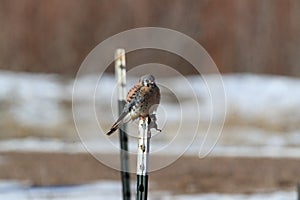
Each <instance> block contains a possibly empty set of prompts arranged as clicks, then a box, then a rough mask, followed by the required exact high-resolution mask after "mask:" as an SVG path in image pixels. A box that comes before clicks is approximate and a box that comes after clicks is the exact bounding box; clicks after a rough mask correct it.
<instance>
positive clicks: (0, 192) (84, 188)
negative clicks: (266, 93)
mask: <svg viewBox="0 0 300 200" xmlns="http://www.w3.org/2000/svg"><path fill="white" fill-rule="evenodd" d="M133 189H134V186H133V185H132V194H133V195H134V192H133ZM121 195H122V194H121V184H120V183H119V182H117V181H99V182H94V183H90V184H84V185H75V186H55V187H30V186H29V185H27V184H26V183H21V182H17V181H0V199H5V200H16V199H17V200H34V199H39V200H50V199H51V200H67V199H70V200H71V199H72V200H81V199H82V200H94V199H95V200H102V199H103V200H106V199H121ZM149 199H156V200H170V199H174V200H194V199H205V200H219V199H222V200H223V199H224V200H227V199H228V200H229V199H230V200H252V199H253V200H290V199H296V193H295V192H291V191H290V192H288V191H277V192H272V193H257V194H247V195H246V194H218V193H209V194H195V195H173V194H171V193H170V192H167V191H165V192H164V191H153V192H150V193H149Z"/></svg>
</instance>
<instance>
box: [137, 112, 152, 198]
mask: <svg viewBox="0 0 300 200" xmlns="http://www.w3.org/2000/svg"><path fill="white" fill-rule="evenodd" d="M148 120H149V119H148V117H146V118H144V119H142V118H141V119H140V121H139V136H138V153H137V154H138V155H137V156H138V157H137V198H136V199H137V200H146V199H147V195H148V162H149V148H150V139H151V132H150V127H149V124H148Z"/></svg>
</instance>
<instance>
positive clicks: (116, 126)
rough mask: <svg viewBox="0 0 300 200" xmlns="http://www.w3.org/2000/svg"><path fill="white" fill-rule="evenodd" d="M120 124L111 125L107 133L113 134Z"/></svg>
mask: <svg viewBox="0 0 300 200" xmlns="http://www.w3.org/2000/svg"><path fill="white" fill-rule="evenodd" d="M119 127H120V124H116V125H114V126H112V127H111V129H110V130H109V131H108V132H107V133H106V135H111V134H113V133H114V132H115V131H116V130H117V129H119Z"/></svg>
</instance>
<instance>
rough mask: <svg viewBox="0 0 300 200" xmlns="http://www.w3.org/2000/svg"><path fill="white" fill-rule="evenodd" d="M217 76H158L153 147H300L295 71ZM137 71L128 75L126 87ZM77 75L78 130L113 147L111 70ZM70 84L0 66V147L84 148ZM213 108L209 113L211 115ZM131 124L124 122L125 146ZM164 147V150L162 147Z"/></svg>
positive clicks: (248, 152)
mask: <svg viewBox="0 0 300 200" xmlns="http://www.w3.org/2000/svg"><path fill="white" fill-rule="evenodd" d="M222 78H223V82H224V85H220V82H219V76H217V75H207V76H205V77H204V78H201V77H196V76H189V77H187V78H186V79H183V78H182V77H173V78H165V77H164V78H163V77H157V82H158V84H159V86H160V87H161V90H162V102H161V106H160V107H159V109H158V125H159V127H160V128H162V129H163V132H162V133H161V134H157V135H155V134H154V136H153V138H152V150H153V151H154V152H161V153H163V154H165V153H170V152H173V153H174V152H175V153H177V152H178V151H180V152H183V151H185V150H187V151H186V153H188V154H198V153H199V151H200V148H201V150H202V151H206V152H208V151H209V150H210V149H211V148H212V147H213V145H214V144H215V142H216V141H217V139H218V143H217V145H216V146H215V147H214V148H213V151H212V152H211V155H228V156H279V157H280V156H283V157H286V156H287V157H297V156H298V155H300V154H299V153H300V131H299V130H300V109H299V107H300V90H299V88H300V79H297V78H289V77H282V76H266V75H254V74H229V75H224V76H223V77H222ZM137 79H138V78H137V77H128V82H127V83H128V87H130V86H132V85H133V84H134V83H135V82H136V81H137ZM76 81H77V86H78V87H76V88H75V90H76V92H75V93H74V99H75V100H76V104H74V105H73V107H74V110H76V112H77V121H76V125H77V129H78V130H79V136H80V138H81V139H82V140H83V141H84V144H85V146H89V147H90V148H92V149H93V150H95V151H102V152H113V151H116V152H117V151H118V149H117V148H115V147H117V146H118V138H117V137H116V136H113V137H110V138H109V139H108V138H107V137H106V136H105V135H104V134H103V133H104V132H105V131H107V130H108V128H109V126H110V125H111V124H112V123H113V121H114V119H115V118H116V117H117V114H116V113H117V111H116V110H117V106H116V101H117V100H116V96H117V95H116V84H115V78H114V76H112V75H107V74H105V75H103V76H102V77H98V76H93V75H90V76H85V77H81V78H79V79H77V80H76ZM95 82H96V83H97V84H96V85H95ZM73 85H74V80H73V79H66V78H64V77H60V76H58V75H45V74H30V73H13V72H8V71H0V114H1V116H3V117H2V120H1V121H0V131H1V139H2V141H1V142H0V150H2V151H7V150H18V151H22V150H25V151H26V150H37V151H42V150H44V151H74V152H77V151H85V148H83V147H82V144H81V142H82V141H80V140H79V137H78V135H77V133H76V130H75V126H74V121H73V115H72V93H73ZM223 86H224V89H225V91H224V90H223ZM224 92H225V93H224ZM224 94H225V95H226V99H225V100H224V99H223V97H224V96H223V95H224ZM90 97H94V98H95V103H94V101H93V100H94V99H92V101H91V99H90ZM212 97H214V98H216V97H220V99H217V100H216V99H215V100H212V99H211V98H212ZM91 105H92V107H93V108H94V110H93V112H90V111H89V108H90V107H91ZM197 105H199V106H197ZM225 110H227V113H226V123H225V126H224V127H223V131H222V132H221V134H220V138H219V133H220V132H219V129H220V128H222V127H220V126H221V125H222V119H223V117H224V111H225ZM78 113H79V114H78ZM78 116H79V117H78ZM212 116H213V117H214V118H213V119H214V120H215V121H210V119H211V117H212ZM95 119H96V120H95ZM95 121H96V122H97V124H96V126H95V124H93V123H94V122H95ZM210 122H211V124H210ZM136 124H137V123H133V125H131V126H130V129H129V130H130V131H129V133H130V136H131V137H132V139H131V142H132V144H130V145H131V146H132V149H135V146H136V139H135V137H134V136H135V130H136V129H135V128H136ZM209 125H210V126H209ZM94 127H96V128H94ZM99 127H100V128H99ZM208 130H210V131H209V132H208ZM207 133H208V134H207ZM40 138H42V139H40ZM203 141H206V143H204V144H203ZM171 143H174V144H175V145H169V144H171ZM191 143H193V144H192V145H191ZM41 146H42V148H41ZM89 147H88V148H89ZM165 147H168V149H169V151H167V152H166V151H163V150H162V149H165ZM178 147H180V148H178ZM170 149H171V150H172V151H170Z"/></svg>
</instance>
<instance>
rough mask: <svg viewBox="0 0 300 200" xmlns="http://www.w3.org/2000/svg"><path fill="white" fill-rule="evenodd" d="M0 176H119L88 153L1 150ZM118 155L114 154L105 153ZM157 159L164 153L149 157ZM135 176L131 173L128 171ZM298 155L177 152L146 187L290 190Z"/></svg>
mask: <svg viewBox="0 0 300 200" xmlns="http://www.w3.org/2000/svg"><path fill="white" fill-rule="evenodd" d="M0 156H1V160H0V161H1V162H0V179H18V180H26V181H28V182H29V183H30V184H32V185H34V186H41V185H66V184H81V183H88V182H92V181H99V180H108V179H110V180H119V179H120V173H119V171H116V170H114V169H111V168H109V167H107V166H105V165H103V164H101V163H100V162H99V161H97V160H96V159H95V158H93V157H92V156H91V155H89V154H85V153H80V154H68V153H29V152H27V153H15V152H5V153H0ZM107 156H110V157H112V158H114V159H118V158H119V156H118V155H107ZM152 159H154V160H156V161H159V160H162V159H164V157H155V158H152ZM131 177H132V178H133V180H132V181H135V174H131ZM299 181H300V159H289V158H280V159H279V158H276V159H275V158H229V157H212V158H205V159H199V158H197V157H187V156H184V157H181V158H180V159H178V160H177V161H176V162H174V163H173V164H172V165H170V166H169V167H166V168H164V169H161V170H159V171H156V172H152V173H150V186H149V187H150V190H168V191H172V192H174V193H206V192H224V193H252V192H263V191H275V190H290V189H294V188H295V186H296V184H297V182H299Z"/></svg>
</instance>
